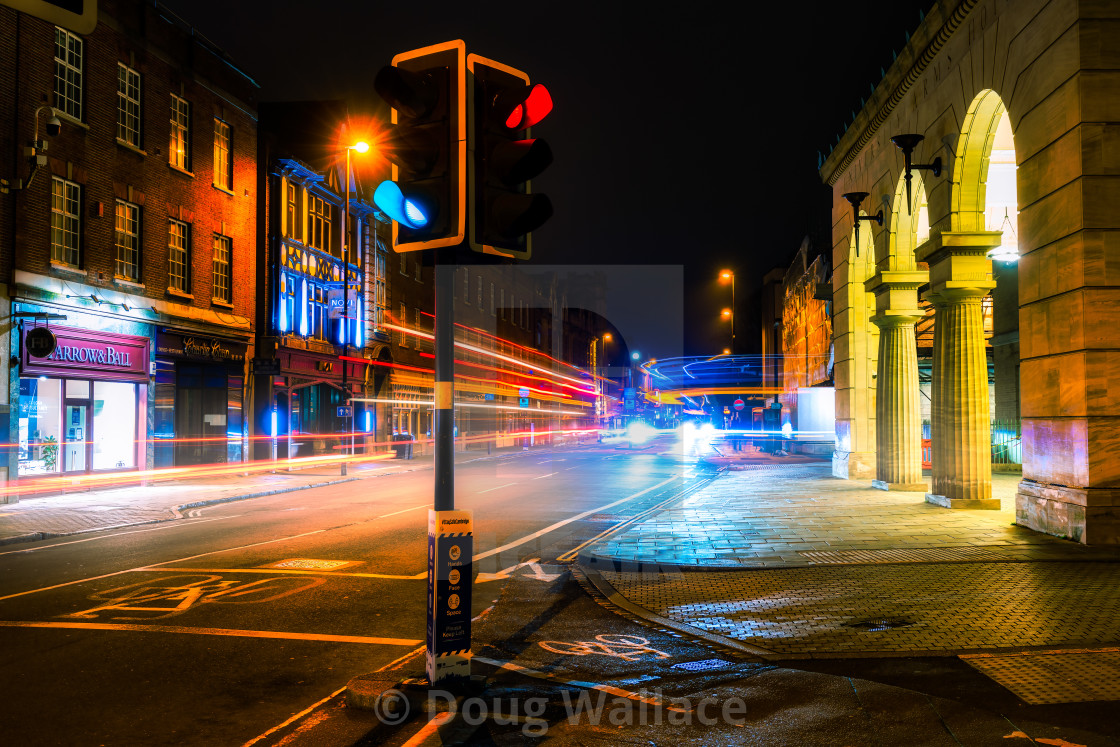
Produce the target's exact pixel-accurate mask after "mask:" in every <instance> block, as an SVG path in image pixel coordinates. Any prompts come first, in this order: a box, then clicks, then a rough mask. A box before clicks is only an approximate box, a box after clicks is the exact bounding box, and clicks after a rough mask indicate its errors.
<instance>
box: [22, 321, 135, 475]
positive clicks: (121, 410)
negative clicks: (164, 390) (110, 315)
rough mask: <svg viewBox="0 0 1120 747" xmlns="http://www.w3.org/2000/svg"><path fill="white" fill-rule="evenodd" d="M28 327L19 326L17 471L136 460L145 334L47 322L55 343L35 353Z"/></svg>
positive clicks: (92, 467) (114, 465)
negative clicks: (116, 332) (86, 328)
mask: <svg viewBox="0 0 1120 747" xmlns="http://www.w3.org/2000/svg"><path fill="white" fill-rule="evenodd" d="M35 328H36V326H35V325H31V324H26V325H24V327H23V329H22V330H21V345H20V376H19V399H18V412H19V415H18V417H19V424H18V433H19V435H18V439H19V441H18V444H19V446H18V474H19V477H21V478H24V477H28V478H30V477H37V476H44V475H56V476H57V475H64V474H86V473H90V472H94V471H109V470H129V469H137V468H138V467H143V466H144V464H145V459H144V454H145V448H146V428H145V427H144V423H145V418H143V417H142V415H143V414H145V413H146V412H147V397H148V388H147V383H148V360H149V350H150V347H149V346H150V340H149V338H147V337H136V336H132V335H123V334H115V333H110V332H102V331H92V330H85V329H77V328H72V327H57V326H51V327H50V328H49V329H50V332H51V333H53V336H54V340H55V346H54V349H53V350H52V351H51V352H50V353H49V355H46V356H45V357H37V356H35V355H32V354H31V353H30V352H29V349H28V347H29V346H28V344H27V335H28V334H29V333H30V332H31V330H33V329H35ZM32 347H33V348H35V346H34V345H33V346H32ZM39 352H41V351H39Z"/></svg>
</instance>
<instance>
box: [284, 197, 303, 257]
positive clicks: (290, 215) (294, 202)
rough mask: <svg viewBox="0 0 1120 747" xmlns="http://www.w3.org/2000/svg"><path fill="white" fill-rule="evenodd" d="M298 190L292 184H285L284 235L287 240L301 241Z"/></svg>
mask: <svg viewBox="0 0 1120 747" xmlns="http://www.w3.org/2000/svg"><path fill="white" fill-rule="evenodd" d="M299 198H300V189H299V187H297V186H296V185H295V184H293V183H292V182H285V187H284V235H285V236H287V237H288V238H289V239H295V240H296V241H300V242H302V241H303V233H302V228H303V227H302V226H301V225H300V217H301V215H300V209H299Z"/></svg>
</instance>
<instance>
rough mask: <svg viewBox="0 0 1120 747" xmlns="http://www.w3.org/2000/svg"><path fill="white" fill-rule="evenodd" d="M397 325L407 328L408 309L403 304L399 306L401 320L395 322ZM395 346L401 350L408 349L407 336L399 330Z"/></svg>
mask: <svg viewBox="0 0 1120 747" xmlns="http://www.w3.org/2000/svg"><path fill="white" fill-rule="evenodd" d="M397 324H398V325H400V326H401V327H404V326H407V324H408V307H407V306H405V305H404V304H403V303H402V304H401V318H400V319H398V320H397ZM397 344H398V345H400V346H401V347H402V348H407V347H408V335H407V334H405V332H404V330H401V331H400V333H398V336H397Z"/></svg>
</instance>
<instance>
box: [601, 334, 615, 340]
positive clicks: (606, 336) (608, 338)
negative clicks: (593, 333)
mask: <svg viewBox="0 0 1120 747" xmlns="http://www.w3.org/2000/svg"><path fill="white" fill-rule="evenodd" d="M613 339H614V338H613V337H611V333H610V332H608V333H606V334H605V335H603V341H604V342H610V341H611V340H613Z"/></svg>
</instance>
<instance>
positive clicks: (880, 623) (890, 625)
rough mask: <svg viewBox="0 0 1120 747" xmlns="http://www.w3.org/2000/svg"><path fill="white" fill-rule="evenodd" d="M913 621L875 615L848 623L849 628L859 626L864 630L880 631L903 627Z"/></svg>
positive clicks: (870, 631)
mask: <svg viewBox="0 0 1120 747" xmlns="http://www.w3.org/2000/svg"><path fill="white" fill-rule="evenodd" d="M913 624H914V623H912V622H910V621H909V620H902V619H900V618H897V617H877V618H874V619H871V620H860V621H859V622H854V623H848V627H849V628H859V629H860V630H866V631H868V632H869V633H881V632H883V631H884V630H894V629H895V628H905V627H906V626H907V625H913Z"/></svg>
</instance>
